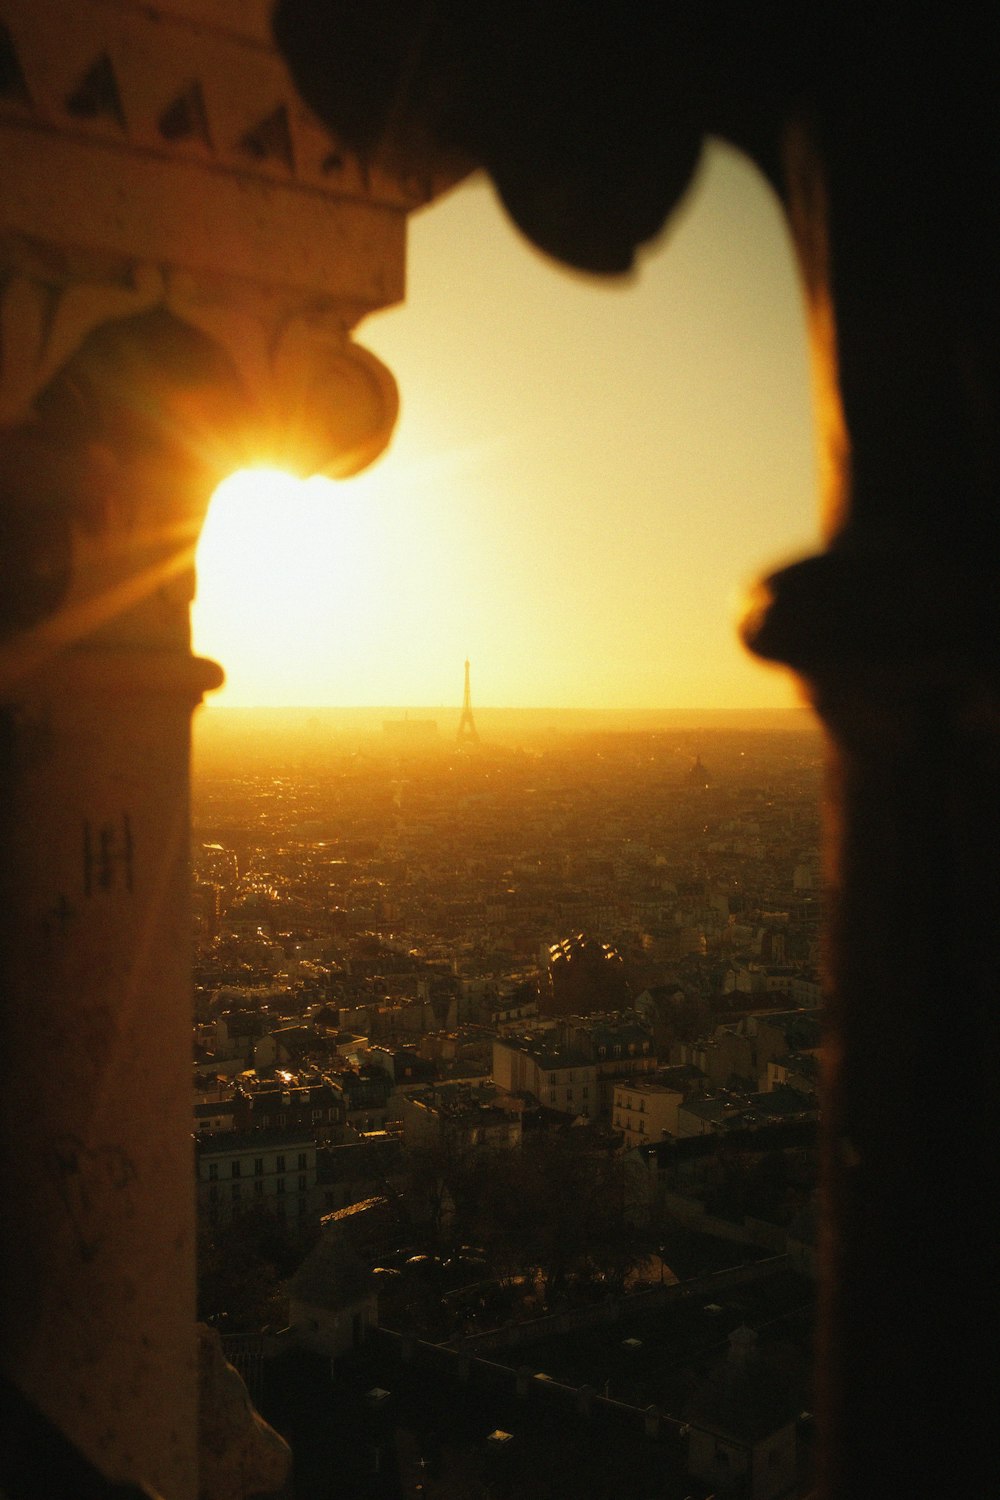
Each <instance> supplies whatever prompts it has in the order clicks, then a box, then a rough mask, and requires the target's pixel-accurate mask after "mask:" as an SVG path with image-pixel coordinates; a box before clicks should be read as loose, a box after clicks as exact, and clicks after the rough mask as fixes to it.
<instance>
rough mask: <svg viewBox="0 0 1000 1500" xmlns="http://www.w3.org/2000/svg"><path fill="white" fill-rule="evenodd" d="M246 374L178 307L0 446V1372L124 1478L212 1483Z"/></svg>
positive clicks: (69, 383) (123, 339) (82, 360)
mask: <svg viewBox="0 0 1000 1500" xmlns="http://www.w3.org/2000/svg"><path fill="white" fill-rule="evenodd" d="M239 406H240V389H239V385H238V382H237V380H236V376H235V372H234V371H233V369H232V365H231V363H230V362H229V361H228V360H227V359H226V357H225V356H224V355H222V353H221V351H219V350H218V349H217V347H216V346H214V345H213V344H212V343H211V341H210V340H208V339H207V338H206V337H205V336H204V335H203V334H201V333H197V332H195V331H193V330H191V329H190V328H187V327H185V326H184V325H182V324H181V323H179V322H178V321H177V320H176V319H173V318H172V317H171V316H170V315H169V314H155V313H154V314H147V315H141V316H140V317H139V318H137V319H133V320H129V321H127V322H125V323H122V324H118V325H110V326H106V327H105V328H103V329H101V330H99V331H98V332H97V333H95V334H93V335H91V336H90V338H89V339H88V340H87V341H86V342H85V344H84V346H83V348H82V349H81V351H80V352H79V353H78V354H77V355H76V356H75V357H74V359H73V360H71V361H70V363H69V364H68V365H67V366H66V368H65V369H64V371H63V373H62V374H61V375H60V376H59V377H57V379H56V381H55V382H53V383H52V384H51V385H50V386H49V387H48V388H47V389H46V391H44V392H43V393H42V394H41V396H40V397H39V399H38V401H37V403H36V411H37V413H38V414H37V416H36V417H35V419H34V420H33V421H32V422H30V423H26V424H24V425H23V426H21V427H20V428H18V429H15V430H14V431H12V432H8V433H7V434H6V436H5V437H4V438H2V439H0V463H2V464H3V468H4V484H5V487H6V489H7V491H8V493H7V494H6V495H5V503H6V509H7V514H8V516H9V515H10V514H12V513H14V512H16V511H17V510H21V512H22V514H24V513H27V517H29V518H30V517H33V516H35V515H37V514H38V513H39V512H40V513H41V517H42V522H41V523H40V524H39V525H37V526H34V527H33V526H32V525H30V524H28V522H27V521H25V524H23V525H22V526H20V527H19V528H17V531H16V534H15V536H14V537H12V538H9V551H8V555H7V572H8V590H7V592H6V594H5V601H4V602H5V604H6V605H7V607H8V621H7V623H8V625H9V624H10V623H11V620H10V616H13V624H14V625H16V626H19V627H20V630H19V631H18V633H17V635H16V636H15V637H14V642H13V646H11V645H10V644H9V643H8V646H7V647H6V649H5V651H4V654H3V658H2V662H3V683H2V686H3V718H2V727H3V737H4V738H3V762H2V778H3V782H2V788H0V806H2V808H3V819H4V825H5V826H4V830H3V832H4V846H5V851H4V852H5V858H4V865H3V877H2V878H3V887H2V889H3V899H2V912H3V922H2V944H3V951H2V962H3V993H4V1000H5V1007H4V1016H3V1027H4V1054H5V1058H6V1073H7V1083H6V1087H5V1088H4V1090H3V1098H2V1102H0V1131H2V1136H3V1140H4V1143H5V1155H4V1165H3V1183H2V1188H0V1194H2V1201H3V1203H4V1205H5V1211H4V1214H3V1215H2V1219H0V1223H2V1230H0V1233H2V1235H3V1266H4V1278H5V1295H4V1299H3V1303H2V1312H0V1316H2V1330H3V1366H4V1370H5V1372H6V1373H7V1374H8V1375H9V1376H10V1378H11V1379H12V1380H14V1381H15V1383H16V1384H17V1385H18V1386H19V1387H20V1388H21V1390H23V1391H24V1392H25V1394H26V1395H28V1396H29V1398H30V1399H32V1400H33V1401H34V1402H35V1403H36V1405H37V1406H39V1407H40V1408H41V1409H42V1410H43V1411H44V1412H45V1413H46V1414H47V1415H48V1416H49V1417H50V1419H52V1420H53V1421H55V1422H56V1424H57V1425H58V1427H59V1428H60V1429H61V1430H62V1431H63V1432H64V1433H65V1434H66V1436H67V1437H69V1438H70V1439H71V1441H72V1442H73V1443H74V1444H75V1445H76V1446H77V1447H78V1448H79V1449H80V1450H81V1451H82V1452H84V1453H85V1454H86V1455H87V1457H89V1458H90V1459H91V1461H92V1462H94V1463H95V1464H96V1465H97V1467H98V1468H100V1469H101V1470H103V1471H104V1472H106V1473H108V1474H109V1475H110V1476H113V1477H120V1478H129V1479H133V1480H139V1479H141V1480H143V1481H145V1482H147V1483H149V1484H150V1485H151V1486H152V1487H153V1488H154V1489H155V1490H156V1491H157V1492H159V1493H162V1494H163V1495H164V1496H168V1497H171V1500H172V1497H174V1496H177V1497H187V1496H193V1495H194V1494H195V1493H196V1489H197V1476H196V1472H195V1451H194V1445H193V1442H192V1434H193V1432H194V1427H195V1421H196V1409H195V1403H196V1381H195V1342H194V1327H193V1321H192V1310H193V1299H194V1219H193V1189H192V1180H193V1172H192V1163H191V1159H190V1150H189V1149H186V1148H185V1143H186V1142H187V1141H189V1139H190V1133H191V1119H190V1111H191V1100H190V1035H191V1024H190V993H189V992H190V977H189V976H190V942H191V935H190V934H191V924H190V914H189V901H188V884H189V882H188V750H189V725H190V716H191V710H192V708H193V707H194V705H195V704H196V703H197V702H198V701H199V699H200V698H201V695H202V693H203V692H204V691H205V689H206V688H210V687H213V686H216V685H217V684H218V683H219V681H220V679H221V673H220V671H219V669H218V668H217V667H216V666H215V665H214V664H213V663H210V662H203V661H197V660H195V659H193V658H192V657H191V653H190V645H189V623H188V614H189V604H190V600H191V597H192V593H193V566H192V563H193V547H194V543H195V540H196V538H197V531H198V523H199V519H200V515H201V513H202V511H203V509H204V507H205V505H206V503H207V499H208V496H209V495H210V494H211V489H212V485H213V482H214V480H215V479H216V477H217V476H216V475H215V474H214V473H213V472H212V469H211V465H210V464H209V463H207V462H206V461H205V458H204V443H203V441H202V439H203V436H204V432H203V431H202V430H201V429H202V427H203V423H204V419H205V418H206V416H207V415H208V414H211V415H212V417H213V420H214V419H215V418H220V419H221V425H222V426H223V428H224V427H225V426H227V425H228V426H231V427H233V428H235V427H236V425H237V424H236V422H235V421H232V420H231V421H230V422H229V423H228V424H227V423H226V421H225V417H226V415H227V414H229V415H230V416H231V417H232V418H235V417H236V416H237V414H238V411H239Z"/></svg>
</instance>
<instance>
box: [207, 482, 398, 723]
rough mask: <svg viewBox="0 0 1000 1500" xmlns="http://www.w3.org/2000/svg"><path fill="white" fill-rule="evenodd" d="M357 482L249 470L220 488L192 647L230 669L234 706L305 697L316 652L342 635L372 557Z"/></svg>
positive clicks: (210, 521)
mask: <svg viewBox="0 0 1000 1500" xmlns="http://www.w3.org/2000/svg"><path fill="white" fill-rule="evenodd" d="M369 520H370V516H366V512H365V506H364V503H363V498H362V496H360V495H359V494H358V493H356V492H355V491H353V490H352V488H351V486H349V485H343V484H337V483H335V482H334V481H331V480H326V479H322V478H318V477H317V478H313V479H307V480H301V479H295V478H293V477H292V476H291V475H288V474H285V473H282V472H281V471H280V470H276V469H244V470H241V471H240V472H239V473H237V474H234V475H232V476H231V477H230V478H229V479H227V480H225V481H224V483H222V484H221V485H219V487H218V489H217V490H216V492H215V494H214V496H213V497H212V503H211V506H210V508H209V513H208V517H207V520H206V522H205V526H204V529H203V531H202V535H201V541H200V543H199V546H198V552H197V559H196V561H197V571H198V596H197V600H196V603H195V607H194V610H193V612H192V624H193V632H194V644H195V649H196V650H197V651H199V652H200V653H203V654H205V655H209V656H214V657H216V658H217V659H218V660H220V661H221V662H222V664H223V666H224V667H225V668H226V671H227V675H228V679H229V683H228V692H227V694H226V698H227V701H228V702H230V703H244V704H249V703H259V702H263V701H268V702H275V701H279V702H282V701H283V702H286V703H294V702H307V701H311V700H312V699H313V698H314V697H315V692H316V680H317V673H318V672H319V673H320V675H321V668H320V667H319V666H318V664H317V660H316V658H317V655H321V654H322V652H323V650H324V649H332V647H333V645H334V643H335V641H336V639H337V637H338V635H339V636H340V637H341V638H342V637H343V635H344V633H345V617H349V616H350V615H351V612H352V611H354V612H356V611H357V609H358V607H359V605H360V599H359V590H360V588H361V578H362V575H363V572H364V566H365V564H364V559H365V558H366V557H368V556H370V539H368V538H366V535H365V533H366V530H368V529H369V527H368V522H369Z"/></svg>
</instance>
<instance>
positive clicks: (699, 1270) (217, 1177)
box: [192, 663, 822, 1500]
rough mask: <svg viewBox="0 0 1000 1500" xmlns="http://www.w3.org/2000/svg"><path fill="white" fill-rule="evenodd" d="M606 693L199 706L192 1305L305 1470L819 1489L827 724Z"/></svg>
mask: <svg viewBox="0 0 1000 1500" xmlns="http://www.w3.org/2000/svg"><path fill="white" fill-rule="evenodd" d="M546 717H548V719H549V720H553V719H554V720H555V721H554V722H548V723H547V722H545V720H546ZM620 718H621V716H618V717H617V718H616V717H614V716H605V720H604V722H603V723H598V722H596V721H594V722H586V721H585V722H584V723H583V725H582V726H581V724H580V723H576V724H574V723H573V721H572V716H570V718H569V719H568V720H565V719H564V722H563V724H562V727H559V723H558V716H551V715H549V716H545V715H538V714H534V715H532V714H523V715H517V714H516V713H513V712H509V713H507V714H500V713H499V712H494V713H492V714H491V713H490V712H489V711H482V712H478V711H477V710H476V709H475V707H474V705H473V702H472V697H471V689H470V677H469V666H468V663H467V664H466V673H465V692H464V701H463V704H462V707H461V711H459V710H458V708H457V707H456V708H455V709H452V710H450V711H437V712H436V713H434V712H433V711H424V710H420V711H419V712H417V711H414V712H413V713H412V714H411V713H405V712H402V711H400V712H394V713H391V714H390V713H388V712H387V714H386V716H385V717H384V718H382V719H381V720H379V719H378V718H377V716H376V715H374V714H369V715H367V716H363V715H360V714H355V715H353V716H352V715H350V714H342V715H337V714H336V713H335V711H329V712H326V713H314V714H308V715H307V714H303V713H299V714H297V715H296V714H294V713H292V712H286V713H284V714H282V713H281V712H280V711H266V710H258V711H242V712H239V711H236V710H232V711H227V710H215V711H212V712H209V713H207V714H204V715H203V716H202V717H201V718H200V720H199V721H198V722H197V726H196V736H195V757H194V775H193V809H192V828H193V832H192V856H193V868H194V891H193V905H194V924H195V934H194V941H195V961H194V981H195V1000H194V1017H195V1021H194V1034H193V1072H194V1110H193V1125H192V1130H193V1135H194V1144H195V1173H196V1191H197V1204H198V1221H199V1317H200V1318H201V1319H202V1320H203V1321H204V1323H205V1324H207V1325H208V1327H210V1328H212V1329H214V1330H215V1331H216V1332H217V1333H218V1334H219V1335H220V1336H221V1339H222V1345H223V1348H224V1350H225V1353H226V1357H227V1359H228V1360H230V1361H231V1362H232V1363H233V1364H234V1365H235V1366H236V1367H237V1369H239V1370H240V1372H241V1374H242V1375H243V1377H244V1379H245V1380H246V1381H247V1384H248V1386H249V1389H250V1391H251V1395H252V1397H253V1399H254V1401H255V1403H256V1404H257V1406H258V1409H259V1410H260V1411H261V1412H262V1414H263V1416H264V1417H265V1418H266V1419H267V1421H268V1422H269V1423H270V1424H272V1426H273V1428H274V1429H275V1430H276V1431H277V1432H278V1433H280V1434H281V1436H282V1437H283V1438H284V1439H285V1440H286V1441H287V1442H288V1443H289V1444H290V1445H291V1449H292V1453H293V1455H294V1472H295V1494H296V1496H299V1497H301V1500H310V1497H312V1496H314V1495H315V1496H320V1495H323V1496H330V1495H344V1496H369V1495H370V1496H372V1497H376V1496H389V1495H393V1496H395V1495H410V1494H425V1495H434V1496H442V1497H445V1496H455V1497H459V1496H466V1495H473V1494H484V1495H485V1494H491V1495H497V1496H500V1495H510V1496H515V1495H516V1496H522V1495H537V1496H539V1497H542V1496H552V1497H559V1496H563V1495H587V1496H594V1497H598V1496H607V1497H609V1500H610V1497H612V1496H617V1495H620V1494H623V1493H628V1492H631V1490H632V1489H633V1488H635V1486H636V1485H638V1486H639V1490H638V1492H639V1493H643V1494H645V1493H649V1494H654V1493H655V1494H657V1495H663V1496H671V1497H672V1496H674V1495H676V1496H677V1497H678V1500H683V1497H684V1496H686V1495H690V1496H701V1497H707V1496H709V1495H722V1494H732V1495H737V1494H739V1495H747V1496H753V1497H761V1500H764V1497H777V1496H783V1495H784V1496H797V1495H806V1494H808V1493H810V1491H811V1487H812V1473H813V1470H812V1464H813V1434H812V1416H811V1412H812V1407H813V1389H812V1373H811V1367H812V1341H813V1324H814V1301H815V1275H816V1218H815V1195H816V1181H817V1119H818V1100H817V1090H818V1075H819V1066H820V1056H821V1052H822V1027H821V1021H820V980H819V963H820V952H819V941H820V940H819V928H820V913H821V872H820V856H819V826H818V818H819V814H818V807H819V791H820V778H821V769H822V743H821V739H820V737H819V734H818V732H817V731H816V730H815V729H814V728H812V727H811V726H810V725H809V723H808V721H807V720H803V718H802V717H801V716H797V715H795V714H786V715H785V716H784V717H783V718H782V717H781V716H778V719H777V722H778V723H779V724H782V725H783V727H780V728H775V727H773V726H772V727H769V728H763V727H760V725H759V724H756V723H755V722H754V721H753V720H752V719H749V718H746V717H745V718H744V720H743V721H740V719H739V716H736V717H735V719H734V720H733V722H731V723H730V724H728V725H720V724H716V725H714V726H712V727H708V728H706V727H697V726H694V725H693V724H692V723H691V722H690V721H689V722H688V723H687V725H684V724H683V723H680V722H678V723H675V724H668V725H663V724H661V725H660V726H659V727H642V728H631V727H622V725H621V722H620ZM567 723H568V725H569V727H566V725H567ZM251 726H253V727H251ZM484 1423H486V1424H487V1425H486V1426H485V1428H484V1426H483V1424H484ZM555 1453H558V1455H559V1464H558V1471H557V1472H553V1470H552V1463H553V1456H554V1454H555Z"/></svg>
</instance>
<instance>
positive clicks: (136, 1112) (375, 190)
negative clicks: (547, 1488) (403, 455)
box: [0, 0, 429, 1500]
mask: <svg viewBox="0 0 1000 1500" xmlns="http://www.w3.org/2000/svg"><path fill="white" fill-rule="evenodd" d="M269 11H270V4H269V0H213V3H212V4H211V5H206V4H202V3H200V0H198V3H195V0H163V3H161V4H158V5H157V6H156V7H150V6H148V5H146V4H143V3H141V0H119V3H116V4H115V5H113V6H108V5H107V4H106V3H104V0H0V837H2V849H0V872H2V874H0V880H2V887H0V963H2V971H0V994H2V998H3V1012H2V1017H0V1039H2V1045H3V1056H4V1060H5V1087H4V1090H3V1091H2V1092H3V1097H2V1099H0V1130H2V1134H3V1138H4V1145H5V1149H4V1156H3V1160H2V1164H0V1204H2V1209H3V1211H2V1214H0V1237H2V1252H3V1265H2V1268H0V1284H2V1285H3V1287H4V1297H3V1303H2V1307H0V1343H2V1348H0V1370H2V1372H3V1374H4V1375H5V1376H6V1377H7V1378H8V1379H9V1381H11V1382H12V1383H13V1384H14V1385H15V1386H17V1387H18V1388H19V1390H20V1391H21V1392H23V1393H24V1395H25V1396H26V1397H27V1398H28V1399H29V1400H30V1401H31V1402H32V1403H33V1404H34V1405H35V1406H36V1407H37V1408H39V1409H40V1410H41V1412H42V1413H43V1414H44V1415H45V1416H47V1417H48V1418H49V1419H50V1420H51V1421H52V1422H53V1423H54V1424H55V1425H56V1427H57V1428H58V1429H59V1430H60V1431H61V1432H62V1433H64V1434H65V1436H66V1437H67V1438H68V1439H69V1440H70V1441H71V1442H72V1443H73V1444H74V1445H75V1446H76V1448H77V1449H78V1450H79V1451H80V1452H81V1453H82V1454H83V1455H84V1456H85V1457H86V1458H87V1459H89V1460H90V1461H91V1462H92V1463H93V1464H95V1465H96V1466H97V1468H98V1469H99V1470H101V1471H103V1472H104V1473H106V1474H107V1475H109V1476H110V1477H112V1478H115V1479H121V1480H127V1481H131V1482H132V1483H133V1484H144V1485H147V1486H150V1487H152V1488H153V1489H155V1490H156V1491H157V1492H158V1493H159V1494H161V1495H162V1496H163V1497H164V1500H194V1496H195V1495H196V1494H197V1492H198V1476H197V1460H196V1446H197V1441H196V1440H197V1423H196V1390H197V1372H196V1359H195V1339H194V1188H193V1172H192V1163H191V1159H190V1150H189V1141H190V1135H191V1117H190V1095H189V1083H190V1069H191V1064H190V1013H189V1007H190V942H191V924H190V920H189V911H188V851H187V844H188V749H189V725H190V716H191V710H192V708H193V707H194V705H195V704H196V703H197V702H198V701H199V699H200V698H201V696H202V694H203V692H204V691H205V690H206V689H209V688H211V687H213V686H216V685H217V684H218V683H219V681H220V680H221V672H220V670H219V668H217V667H216V666H214V665H213V664H212V663H206V662H198V661H195V660H194V659H193V658H192V656H191V652H190V640H189V624H188V614H189V604H190V600H191V596H192V592H193V571H192V564H193V557H194V549H195V545H196V542H197V537H198V529H199V526H200V524H201V519H202V516H203V514H204V510H205V507H206V506H207V503H208V500H209V497H210V495H211V492H212V489H213V488H214V485H215V484H216V483H217V482H218V480H219V479H221V478H223V477H224V476H225V474H227V473H228V472H231V471H232V470H233V469H235V468H238V467H240V466H242V465H245V464H247V463H250V462H258V463H259V462H276V463H279V464H282V465H284V466H286V467H293V468H295V469H296V470H297V471H298V472H305V473H310V472H315V471H318V470H322V471H325V472H328V473H333V474H339V475H346V474H350V473H353V472H356V471H357V470H358V469H359V468H361V467H363V466H364V465H365V464H366V463H368V462H370V461H371V460H372V459H373V458H374V457H375V456H376V455H377V454H378V453H380V452H381V451H382V449H383V448H384V447H385V444H386V443H387V441H388V439H389V435H390V433H391V431H392V426H393V422H394V419H395V415H396V405H397V398H396V390H395V385H394V382H393V380H392V376H391V375H390V374H389V372H388V371H387V370H385V369H384V368H383V367H382V366H381V365H380V364H379V362H378V361H377V360H376V359H374V358H373V357H372V356H371V355H369V354H368V353H366V351H364V350H363V349H360V348H359V347H358V346H357V345H356V344H355V343H354V342H353V341H352V338H351V331H352V329H353V328H354V327H355V325H356V324H357V323H358V321H359V320H360V319H361V318H362V317H363V316H364V315H365V314H366V313H368V312H370V311H371V310H373V309H375V308H378V307H382V306H385V305H387V304H390V303H392V302H394V301H396V300H398V299H399V297H400V296H401V295H402V284H403V236H404V226H405V220H406V214H407V211H408V209H409V208H410V207H412V206H413V205H414V204H415V202H417V201H418V200H419V199H420V198H421V197H423V196H426V193H427V191H429V188H425V187H424V186H422V185H416V186H415V185H414V184H412V183H411V184H409V185H406V184H401V183H400V182H398V181H395V180H392V179H390V178H389V177H388V176H386V175H385V174H380V173H378V172H368V171H367V170H366V169H365V168H364V167H363V166H362V165H361V163H360V162H359V161H358V159H357V157H356V156H355V155H353V154H352V153H351V152H350V151H348V150H346V149H343V150H341V149H340V148H339V146H338V143H337V142H336V141H334V140H332V139H331V138H330V136H329V135H328V134H327V133H326V132H325V131H324V130H323V129H322V128H321V127H319V125H318V124H317V123H316V122H315V120H314V119H312V117H311V116H310V115H309V112H308V111H307V110H306V109H305V108H304V107H303V106H302V105H301V104H300V103H299V102H298V101H297V100H296V98H295V94H294V90H293V89H292V87H291V84H290V82H289V80H288V78H287V74H286V71H285V68H284V65H283V63H282V61H281V59H280V57H278V55H277V54H276V52H275V51H274V49H273V46H272V45H271V42H270V38H269V32H268V16H269ZM5 1440H8V1438H7V1435H5ZM11 1440H16V1433H15V1434H14V1435H13V1438H12V1439H11ZM41 1482H42V1485H43V1487H44V1480H42V1481H41Z"/></svg>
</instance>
